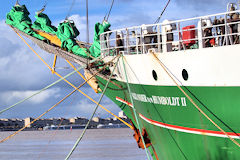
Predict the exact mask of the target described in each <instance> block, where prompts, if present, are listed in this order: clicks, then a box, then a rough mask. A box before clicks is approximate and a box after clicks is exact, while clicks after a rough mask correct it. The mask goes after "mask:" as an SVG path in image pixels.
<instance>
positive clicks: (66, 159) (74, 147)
mask: <svg viewBox="0 0 240 160" xmlns="http://www.w3.org/2000/svg"><path fill="white" fill-rule="evenodd" d="M119 59H120V57H118V60H117V62H116V64H115V66H114V68H113V71H112V72H111V75H110V76H109V79H108V81H107V84H106V85H105V87H104V89H103V92H102V94H101V97H100V99H99V101H98V102H97V105H96V107H95V109H94V111H93V114H92V115H91V117H90V119H89V120H88V122H87V124H86V126H85V128H84V130H83V132H82V134H81V135H80V137H79V138H78V139H77V141H76V143H75V144H74V146H73V148H72V149H71V151H70V152H69V153H68V155H67V157H66V158H65V160H68V159H69V158H70V157H71V155H72V154H73V152H74V150H75V149H76V148H77V146H78V144H79V142H80V141H81V140H82V138H83V136H84V134H85V132H86V130H87V128H88V126H89V124H90V122H91V121H92V118H93V116H94V115H95V113H96V111H97V109H98V106H99V104H100V103H101V101H102V98H103V96H104V93H105V92H106V90H107V88H108V85H109V82H110V80H111V78H112V75H113V72H114V70H115V69H116V66H117V64H118V61H119Z"/></svg>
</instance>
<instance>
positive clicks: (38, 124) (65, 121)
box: [24, 117, 69, 128]
mask: <svg viewBox="0 0 240 160" xmlns="http://www.w3.org/2000/svg"><path fill="white" fill-rule="evenodd" d="M33 120H34V119H33V118H31V117H28V118H25V119H24V124H25V126H27V127H28V128H31V127H35V128H43V127H45V126H50V125H59V124H60V123H61V125H68V124H69V120H68V119H65V118H57V119H56V118H50V119H39V120H37V121H36V122H34V123H33V124H30V123H31V122H32V121H33ZM29 124H30V125H29Z"/></svg>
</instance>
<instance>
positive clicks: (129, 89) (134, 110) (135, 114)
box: [122, 55, 151, 160]
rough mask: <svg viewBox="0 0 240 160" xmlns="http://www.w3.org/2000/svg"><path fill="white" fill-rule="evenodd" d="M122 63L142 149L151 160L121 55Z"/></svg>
mask: <svg viewBox="0 0 240 160" xmlns="http://www.w3.org/2000/svg"><path fill="white" fill-rule="evenodd" d="M122 63H123V69H124V74H125V79H126V83H127V88H128V92H129V97H130V100H131V103H132V106H133V113H134V116H135V119H136V123H137V126H138V128H139V132H140V136H141V139H142V142H143V145H144V149H145V152H146V155H147V158H148V160H151V159H150V156H149V154H148V150H147V147H146V143H145V141H144V138H143V135H142V129H141V126H140V123H139V120H138V116H137V113H136V108H135V107H134V102H133V98H132V94H131V88H130V85H129V83H128V77H127V72H126V67H125V63H124V59H123V55H122Z"/></svg>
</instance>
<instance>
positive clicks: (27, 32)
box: [0, 0, 132, 158]
mask: <svg viewBox="0 0 240 160" xmlns="http://www.w3.org/2000/svg"><path fill="white" fill-rule="evenodd" d="M74 4H75V0H73V1H72V4H71V7H70V9H69V11H68V13H67V16H66V18H65V20H64V21H63V22H61V23H60V24H59V25H58V27H55V26H53V25H52V22H51V20H50V18H49V17H48V15H47V14H45V13H43V12H44V11H45V8H46V6H47V1H46V3H45V5H44V6H43V8H42V9H41V10H39V11H37V12H36V14H35V18H36V20H35V21H34V23H32V20H31V19H30V18H29V14H30V13H29V11H28V10H27V7H26V6H25V5H21V4H20V3H19V2H18V1H16V4H15V5H14V6H13V7H12V9H11V11H10V12H9V13H8V14H7V18H6V23H7V24H8V25H9V26H10V27H11V28H12V29H13V30H14V31H15V32H16V33H17V35H18V36H19V37H20V38H21V39H22V40H23V41H24V43H25V44H26V45H27V46H28V47H29V48H30V49H31V50H32V51H33V52H34V53H35V54H36V55H37V56H38V58H39V59H40V60H42V61H43V62H44V63H45V65H46V66H47V67H48V68H49V69H50V71H51V72H52V73H53V74H56V75H57V76H59V77H60V78H61V79H59V80H57V81H56V82H54V83H52V84H50V85H48V86H47V87H45V88H43V89H41V90H40V91H38V92H36V93H35V94H33V95H31V96H29V97H27V98H25V99H23V100H21V101H19V102H17V103H15V104H14V105H12V106H10V107H7V108H5V109H3V110H2V111H0V114H1V113H3V112H6V111H8V110H10V109H11V108H13V107H16V106H17V105H19V104H21V103H23V102H25V101H27V100H28V99H30V98H32V97H34V96H35V95H37V94H39V93H41V92H43V91H45V90H46V89H48V88H50V87H52V86H54V85H55V84H57V83H58V82H60V81H62V80H64V81H65V82H67V83H68V84H69V85H71V86H72V87H73V88H74V91H72V92H71V93H70V94H68V95H67V96H66V97H64V98H63V99H62V100H61V101H59V102H58V103H57V104H56V105H54V106H52V107H51V108H50V109H48V110H47V111H46V112H44V113H43V114H41V115H40V116H39V117H37V118H36V119H35V120H34V121H32V122H31V123H29V124H27V125H26V126H25V127H23V128H21V129H20V130H18V131H17V132H15V133H13V134H11V135H9V136H8V137H6V138H4V139H2V140H1V141H0V143H2V142H4V141H6V140H8V139H10V138H11V137H13V136H14V135H16V134H17V133H19V132H20V131H22V130H24V129H25V128H26V127H27V126H28V125H30V124H32V123H34V122H35V121H37V120H38V119H39V118H41V117H42V116H43V115H45V114H47V113H48V112H49V111H51V110H52V109H53V108H55V107H56V106H57V105H58V104H60V103H61V102H63V101H64V100H65V99H66V98H68V97H69V96H71V95H72V94H73V93H74V92H75V91H79V92H80V93H82V94H83V95H84V96H86V97H87V98H89V99H90V100H92V101H93V102H94V103H96V104H97V107H96V109H95V110H94V112H93V114H92V117H93V116H94V114H95V112H96V110H97V108H98V106H100V107H101V108H103V109H104V110H105V111H107V112H108V113H110V114H111V115H112V116H114V117H116V118H117V119H118V120H120V121H121V122H123V123H124V124H126V125H127V126H128V127H130V128H131V129H132V126H131V125H130V124H128V123H127V122H125V121H124V120H122V119H121V118H119V117H118V116H116V115H114V114H113V113H112V112H110V111H109V110H108V109H106V108H105V107H103V106H102V105H101V104H100V102H101V99H102V98H103V95H104V93H105V91H106V90H107V88H108V85H109V84H113V85H115V84H114V82H112V80H111V79H112V77H114V75H113V72H110V70H109V68H110V67H112V66H113V65H114V66H115V68H116V66H117V62H118V61H117V62H116V60H115V59H116V57H114V58H113V59H112V60H110V61H109V62H107V63H106V62H103V60H102V59H103V58H104V57H101V51H100V38H99V37H100V34H102V33H103V32H106V31H109V28H110V26H111V25H110V24H109V23H108V22H107V21H106V20H104V22H103V23H97V24H96V25H95V34H94V42H93V44H89V42H88V41H89V40H88V38H89V36H88V35H87V43H85V42H80V41H77V40H76V38H77V36H78V35H79V34H80V33H79V31H78V29H77V27H76V25H75V23H74V22H73V21H72V20H69V19H68V17H69V15H70V12H71V11H72V8H73V6H74ZM112 5H113V4H112ZM86 8H87V13H86V14H87V15H88V1H86ZM111 8H112V6H111ZM110 12H111V9H110V11H109V13H108V17H109V15H110ZM87 17H88V16H87ZM87 29H88V18H87ZM87 33H88V30H87ZM20 34H22V35H24V36H26V37H27V38H29V39H31V40H32V41H33V42H34V43H36V44H37V45H38V46H39V47H40V48H42V49H43V50H45V51H47V52H49V53H52V54H54V55H55V56H54V63H53V67H50V66H49V65H48V64H47V63H46V62H45V61H44V60H43V59H42V58H41V57H40V56H39V54H38V53H37V52H36V51H35V50H34V49H33V48H32V47H31V46H30V45H29V44H28V43H27V42H26V41H25V40H24V39H23V38H22V36H21V35H20ZM57 56H60V57H62V58H63V59H65V60H66V61H67V63H69V65H70V66H71V67H72V68H73V69H74V71H73V72H71V73H69V74H68V75H66V76H64V77H62V76H61V75H60V74H58V73H57V72H56V70H55V69H56V68H57V67H55V65H56V61H57ZM118 59H119V57H118ZM70 61H71V62H75V63H77V64H79V65H81V67H79V68H78V69H77V68H75V67H74V66H73V64H71V62H70ZM83 68H85V75H87V76H86V77H87V78H85V77H84V76H83V75H82V74H81V73H80V72H79V70H81V69H83ZM76 72H77V73H78V74H79V75H80V76H81V77H82V78H83V79H84V80H85V82H84V83H83V84H82V85H80V86H79V87H76V86H74V85H73V84H72V83H71V82H69V81H68V80H66V78H67V77H69V76H71V75H72V74H74V73H76ZM96 76H98V77H101V78H102V79H103V80H107V81H108V83H107V85H105V87H104V90H103V91H102V90H101V88H100V87H99V85H98V82H97V79H96ZM85 83H89V85H90V86H91V87H92V88H93V89H94V90H95V92H97V93H98V92H102V96H101V98H100V100H99V101H98V102H96V101H94V100H93V99H92V98H91V97H89V96H88V95H87V94H85V93H84V92H82V91H81V90H80V89H79V88H80V87H82V86H83V85H84V84H85ZM90 121H91V118H90V120H89V122H90ZM87 127H88V126H86V128H85V129H87ZM84 133H85V132H83V134H82V136H83V135H84ZM72 152H73V150H72V151H71V154H72ZM71 154H70V155H71ZM70 155H68V158H69V157H70Z"/></svg>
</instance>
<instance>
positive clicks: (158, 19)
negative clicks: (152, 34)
mask: <svg viewBox="0 0 240 160" xmlns="http://www.w3.org/2000/svg"><path fill="white" fill-rule="evenodd" d="M170 1H171V0H168V2H167V4H166V6H165V7H164V9H163V11H162V13H161V14H160V16H159V17H158V18H157V20H156V21H155V23H154V24H156V23H158V22H159V21H160V19H161V18H162V15H163V13H164V12H165V10H166V9H167V7H168V4H169V3H170Z"/></svg>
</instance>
